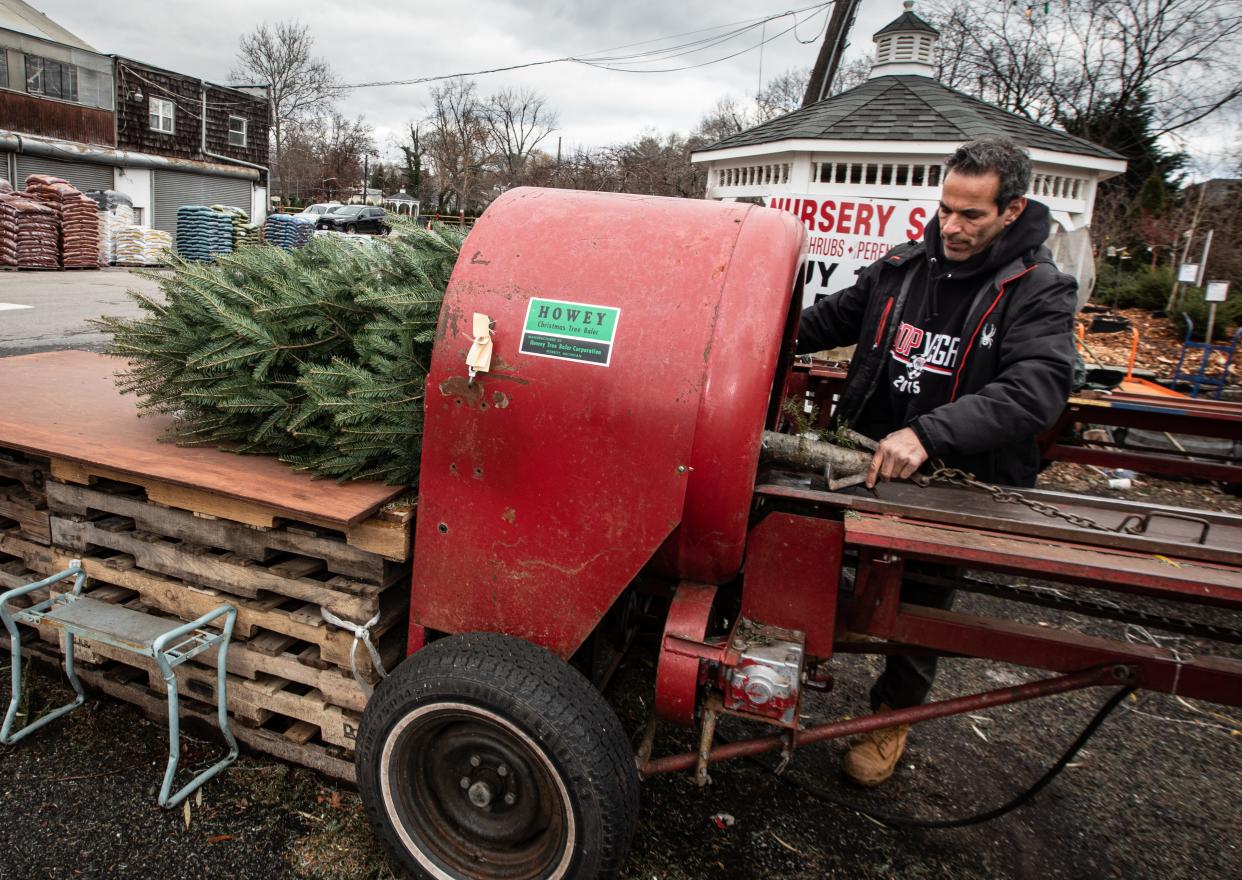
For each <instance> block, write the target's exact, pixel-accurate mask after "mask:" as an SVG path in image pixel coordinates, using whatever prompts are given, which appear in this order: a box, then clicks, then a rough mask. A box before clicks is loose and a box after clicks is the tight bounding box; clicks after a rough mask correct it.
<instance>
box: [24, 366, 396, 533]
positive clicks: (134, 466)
mask: <svg viewBox="0 0 1242 880" xmlns="http://www.w3.org/2000/svg"><path fill="white" fill-rule="evenodd" d="M123 366H124V363H123V361H120V360H119V359H117V358H112V357H109V356H107V355H101V354H94V353H91V352H84V351H54V352H45V353H42V354H31V355H23V356H21V357H9V358H0V446H6V447H9V448H12V449H19V450H22V451H23V452H31V453H35V454H38V455H42V456H47V457H49V458H52V459H60V460H61V461H63V462H65V463H69V464H70V466H71V468H70V469H73V470H78V471H80V472H81V473H84V474H92V473H94V474H96V475H102V476H108V477H113V478H115V479H124V477H125V475H133V476H135V477H141V478H143V479H142V480H138V481H137V482H141V483H143V484H144V485H149V484H150V483H151V482H152V481H159V482H161V483H165V484H167V485H168V486H170V487H181V488H184V489H188V490H192V492H191V495H194V496H199V497H204V498H211V497H214V498H218V499H220V500H221V504H222V506H223V508H224V509H222V507H217V508H216V509H214V510H212V511H200V512H207V513H213V514H215V515H221V516H228V514H227V512H225V510H226V509H227V502H229V501H233V502H242V505H243V506H249V505H253V506H254V507H256V508H261V509H266V510H271V511H273V512H274V513H275V514H276V515H279V516H284V517H288V518H290V519H296V520H302V521H305V522H312V523H318V524H321V525H326V526H335V527H341V528H343V527H345V526H348V525H352V524H354V523H357V522H360V521H361V520H363V519H365V518H366V517H368V516H370V515H371V514H372V513H374V512H375V511H376V510H377V509H378V508H379V507H380V506H382V505H383V504H385V503H386V502H388V501H390V500H392V499H393V498H395V497H397V496H398V495H400V494H402V493H403V492H405V491H406V489H405V487H403V486H385V485H384V484H382V483H378V482H375V481H370V480H355V481H352V482H349V483H344V484H337V483H336V482H335V481H334V480H315V479H313V478H311V477H310V476H309V475H307V474H299V473H295V472H294V471H292V470H291V469H290V468H289V466H288V465H286V464H283V463H281V462H279V461H277V460H276V459H274V458H268V457H266V456H257V455H235V454H233V453H229V452H223V451H221V450H218V449H209V448H185V447H180V446H175V445H173V444H171V443H161V442H160V441H159V438H160V437H161V436H162V435H163V433H164V430H165V428H166V427H167V425H168V419H167V418H166V417H163V416H143V417H142V418H139V417H138V410H137V399H136V398H135V397H134V396H133V395H122V394H121V393H120V392H119V391H117V389H116V386H115V384H114V383H113V374H114V373H115V372H116V371H117V370H118V369H121V368H122V367H123ZM72 464H78V465H83V466H84V467H81V468H72ZM54 470H55V467H54ZM243 521H244V520H243Z"/></svg>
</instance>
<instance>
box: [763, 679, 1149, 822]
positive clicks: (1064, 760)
mask: <svg viewBox="0 0 1242 880" xmlns="http://www.w3.org/2000/svg"><path fill="white" fill-rule="evenodd" d="M1134 690H1135V689H1134V688H1132V687H1126V688H1122V689H1121V690H1119V691H1117V693H1115V694H1113V695H1112V696H1111V697H1109V698H1108V700H1107V701H1106V702H1105V703H1104V705H1103V706H1101V707H1100V708H1099V710H1098V711H1097V712H1096V713H1095V717H1094V718H1092V719H1091V721H1090V722H1089V723H1088V724H1087V726H1086V727H1084V728H1083V731H1082V733H1080V734H1078V738H1077V739H1075V740H1074V742H1073V743H1072V744H1071V745H1070V747H1069V748H1068V749H1066V750H1065V754H1063V755H1061V757H1060V758H1059V759H1058V760H1057V762H1056V763H1055V764H1053V765H1052V766H1051V767H1049V768H1048V770H1047V772H1045V773H1044V775H1043V776H1041V777H1040V778H1039V779H1038V780H1037V781H1036V782H1035V784H1034V785H1032V786H1031V787H1030V788H1028V789H1027V790H1026V791H1024V792H1022V793H1021V794H1019V795H1018V796H1017V797H1015V798H1013V799H1012V800H1011V801H1009V802H1008V803H1005V804H1002V805H1001V806H999V807H996V808H995V809H991V810H987V811H985V812H982V813H975V814H974V815H971V816H965V817H963V818H960V819H919V818H914V817H908V816H889V815H887V814H885V813H877V812H875V811H873V810H871V809H869V808H867V807H864V806H861V805H860V804H856V803H852V802H851V801H848V800H846V799H844V798H839V797H837V796H836V795H834V794H831V793H830V792H828V791H826V790H825V789H823V788H820V787H819V786H818V785H816V784H815V783H813V782H810V781H808V780H806V779H798V778H795V777H792V776H785V775H783V774H776V775H777V778H779V779H781V780H782V781H784V782H786V783H788V784H789V785H792V786H794V787H795V788H799V789H801V790H802V791H804V792H806V793H807V794H809V795H810V796H811V797H813V798H815V799H816V800H819V801H824V802H825V803H829V804H832V805H833V806H837V807H843V808H845V809H847V810H853V811H854V812H855V813H861V814H862V815H864V816H867V817H868V818H871V819H875V820H876V821H877V822H880V823H882V824H884V825H890V826H892V827H894V828H963V827H965V826H967V825H978V824H980V823H982V822H990V821H991V820H993V819H997V818H1000V817H1001V816H1003V815H1005V814H1006V813H1009V812H1012V811H1013V810H1016V809H1017V808H1018V807H1020V806H1022V805H1023V804H1025V803H1027V802H1028V801H1030V800H1031V798H1033V797H1035V795H1037V794H1039V793H1040V792H1041V791H1043V790H1044V789H1045V788H1046V787H1047V786H1048V784H1049V783H1050V782H1052V780H1054V779H1056V777H1057V775H1058V774H1059V773H1060V772H1061V771H1062V770H1064V769H1065V768H1066V766H1067V765H1068V764H1069V763H1070V762H1071V761H1073V760H1074V756H1075V755H1077V754H1078V752H1079V751H1080V750H1081V749H1082V747H1083V746H1085V745H1086V744H1087V741H1088V740H1089V739H1091V737H1092V736H1094V735H1095V732H1096V731H1097V730H1099V728H1100V725H1101V724H1103V723H1104V719H1105V718H1107V717H1108V716H1109V715H1110V714H1111V713H1112V711H1113V710H1114V709H1116V708H1117V706H1118V705H1119V704H1120V703H1121V701H1122V700H1124V699H1125V698H1126V697H1128V696H1130V694H1132V693H1134ZM750 760H751V761H753V762H754V763H756V764H758V765H759V766H760V767H763V768H764V769H766V770H768V771H773V767H772V766H771V765H769V764H768V763H766V762H764V761H760V760H758V759H757V758H751V759H750Z"/></svg>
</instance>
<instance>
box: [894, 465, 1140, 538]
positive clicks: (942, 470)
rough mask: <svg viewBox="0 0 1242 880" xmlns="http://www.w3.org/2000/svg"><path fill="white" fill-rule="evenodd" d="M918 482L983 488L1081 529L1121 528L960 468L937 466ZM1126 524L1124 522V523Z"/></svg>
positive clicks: (997, 498)
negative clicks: (990, 481)
mask: <svg viewBox="0 0 1242 880" xmlns="http://www.w3.org/2000/svg"><path fill="white" fill-rule="evenodd" d="M917 482H918V483H919V484H920V485H923V486H927V485H930V484H931V483H945V484H947V485H950V486H958V487H960V488H963V489H981V490H983V491H984V492H987V493H988V494H989V495H991V496H992V500H993V501H996V502H999V503H1001V504H1021V505H1023V506H1025V507H1029V508H1030V509H1031V510H1033V511H1035V512H1036V513H1040V514H1043V515H1044V516H1049V517H1052V518H1054V519H1063V520H1065V521H1066V522H1067V523H1069V524H1070V525H1072V526H1077V527H1078V528H1080V529H1094V530H1096V531H1100V532H1116V531H1119V529H1110V528H1107V527H1105V526H1102V525H1100V524H1099V523H1098V522H1096V521H1095V520H1093V519H1089V518H1087V517H1085V516H1079V515H1078V514H1076V513H1067V512H1066V511H1064V510H1061V509H1060V508H1059V507H1057V506H1056V505H1053V504H1048V503H1047V502H1044V501H1036V500H1035V499H1033V498H1027V497H1026V496H1025V495H1023V494H1022V493H1021V492H1016V491H1014V490H1013V489H1006V488H1004V487H1003V486H994V485H992V484H991V483H985V482H983V481H982V480H980V479H978V478H977V477H976V476H975V475H974V474H972V473H968V472H967V471H964V470H961V469H960V468H951V467H945V466H944V465H939V466H937V467H936V468H935V469H934V470H933V471H932V472H931V473H930V474H928V475H927V476H925V477H922V478H921V479H918V480H917ZM1123 525H1124V524H1123Z"/></svg>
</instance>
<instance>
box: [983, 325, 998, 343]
mask: <svg viewBox="0 0 1242 880" xmlns="http://www.w3.org/2000/svg"><path fill="white" fill-rule="evenodd" d="M995 338H996V325H995V324H988V325H987V326H986V327H984V328H983V335H982V336H980V337H979V347H980V348H991V347H992V340H993V339H995Z"/></svg>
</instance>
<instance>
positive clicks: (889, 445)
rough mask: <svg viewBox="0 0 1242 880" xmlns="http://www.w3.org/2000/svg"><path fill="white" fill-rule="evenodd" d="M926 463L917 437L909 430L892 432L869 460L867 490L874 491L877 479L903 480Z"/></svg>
mask: <svg viewBox="0 0 1242 880" xmlns="http://www.w3.org/2000/svg"><path fill="white" fill-rule="evenodd" d="M925 461H927V450H926V449H924V448H923V444H922V443H921V442H920V441H919V435H918V434H916V433H914V431H913V430H911V429H910V428H902V429H901V430H900V431H894V432H893V433H891V434H889V435H888V436H887V437H885V438H884V439H883V440H881V441H880V445H879V446H878V447H877V448H876V450H875V455H874V456H872V458H871V467H869V468H868V469H867V488H868V489H874V488H875V482H876V480H877V479H882V480H904V479H906V478H907V477H909V476H911V475H912V474H913V473H914V472H915V471H917V470H918V469H919V466H920V465H922V464H923V462H925Z"/></svg>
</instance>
